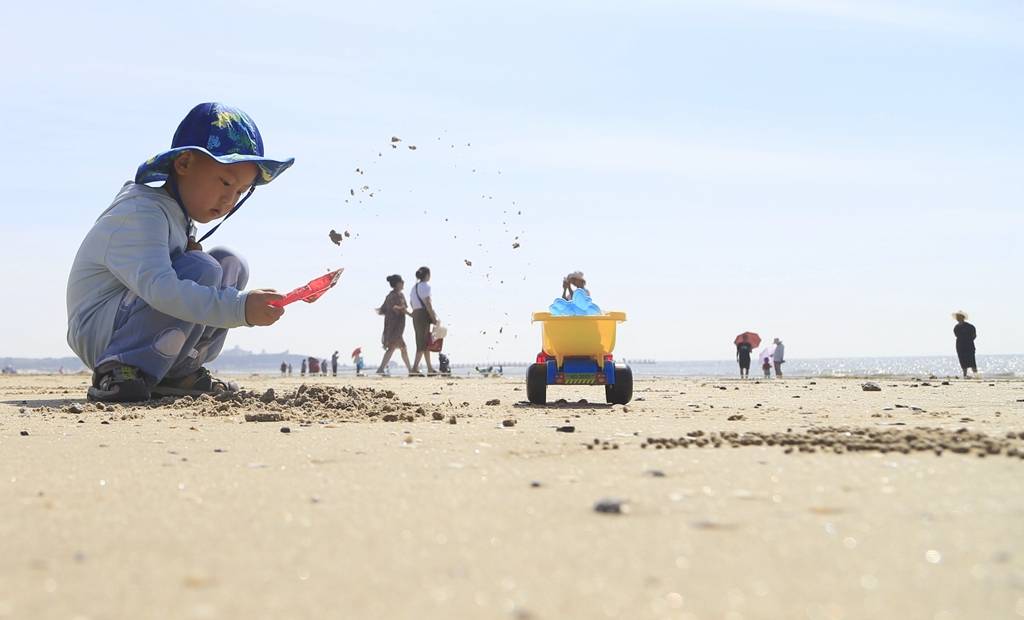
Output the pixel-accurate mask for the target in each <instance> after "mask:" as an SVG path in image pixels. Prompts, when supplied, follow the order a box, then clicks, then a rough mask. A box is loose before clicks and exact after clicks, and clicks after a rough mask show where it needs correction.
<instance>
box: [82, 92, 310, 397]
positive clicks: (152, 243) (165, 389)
mask: <svg viewBox="0 0 1024 620" xmlns="http://www.w3.org/2000/svg"><path fill="white" fill-rule="evenodd" d="M294 161H295V160H294V159H286V160H275V159H270V158H268V157H265V156H264V154H263V139H262V137H261V136H260V132H259V130H258V129H257V128H256V124H255V123H254V122H253V120H252V119H251V118H250V117H249V116H248V115H247V114H246V113H245V112H243V111H241V110H239V109H237V108H232V107H229V106H226V105H223V104H220V103H202V104H199V105H198V106H196V107H195V108H193V109H192V110H191V111H190V112H189V113H188V115H187V116H186V117H185V118H184V120H182V121H181V123H180V124H179V125H178V129H177V131H175V133H174V138H173V140H172V142H171V148H170V149H169V150H167V151H164V152H162V153H160V154H159V155H157V156H155V157H153V158H152V159H149V160H148V161H146V162H144V163H143V164H142V165H141V166H139V169H138V171H137V172H136V174H135V180H134V182H128V183H126V184H125V185H124V187H122V188H121V191H120V192H119V193H118V195H117V196H116V197H115V198H114V201H113V203H112V204H111V205H110V207H108V208H107V210H106V211H104V212H103V213H102V214H101V215H100V217H99V219H98V220H96V222H95V224H93V226H92V229H90V230H89V232H88V234H86V236H85V240H84V241H83V242H82V245H81V247H80V248H79V250H78V254H77V256H76V257H75V262H74V264H73V265H72V267H71V274H70V277H69V278H68V290H67V309H68V344H69V345H70V346H71V349H72V350H73V351H74V352H75V354H77V355H78V357H79V358H80V359H81V360H82V362H83V363H84V364H85V365H86V367H88V368H90V369H92V370H93V379H92V387H90V388H89V392H88V396H89V398H90V399H91V400H99V401H112V402H113V401H120V402H124V401H142V400H147V399H149V398H150V397H151V396H154V395H155V396H168V395H186V394H188V395H199V394H215V393H219V392H222V391H224V390H226V389H228V386H227V385H226V384H225V383H224V382H222V381H217V380H215V379H213V377H211V375H210V372H209V371H208V370H207V369H206V368H204V367H203V364H205V363H207V362H209V361H211V360H213V359H215V358H216V357H217V355H218V354H219V353H220V351H221V348H222V347H223V346H224V341H225V338H226V337H227V330H228V329H230V328H233V327H240V326H242V325H249V326H256V325H259V326H267V325H272V324H273V323H275V322H276V321H277V320H278V319H279V318H281V315H282V314H283V313H284V310H283V309H281V308H276V307H273V306H271V305H270V304H271V302H273V301H275V300H278V299H281V298H282V295H279V294H277V293H276V292H275V291H273V290H269V289H256V290H250V291H247V292H243V289H244V287H245V285H246V283H247V281H248V279H249V269H248V265H247V264H246V262H245V260H244V259H242V258H241V257H240V256H238V255H237V254H235V253H233V252H231V251H229V250H226V249H223V248H215V249H212V250H210V251H209V252H204V251H203V248H202V246H201V245H199V243H197V242H196V240H195V236H194V235H195V227H194V225H193V222H198V223H200V224H206V223H209V222H212V221H214V220H218V219H221V218H223V219H227V218H228V217H230V216H231V215H232V214H233V213H234V212H235V211H237V210H238V208H239V207H241V206H242V203H244V202H245V201H246V200H247V199H248V198H249V197H250V196H251V195H252V193H253V190H254V189H255V188H256V186H258V185H265V184H267V183H270V182H271V181H273V180H274V179H275V178H277V176H278V175H280V174H281V173H282V172H284V171H285V170H287V169H288V167H290V166H291V165H292V164H293V163H294ZM159 181H163V182H164V183H163V185H162V186H160V187H150V186H148V185H146V183H152V182H159ZM221 223H223V222H221ZM219 226H220V224H218V225H217V226H215V227H214V228H213V229H212V230H211V231H210V232H208V233H207V234H206V235H205V236H204V237H203V239H205V238H206V237H208V236H210V234H212V233H213V232H214V231H215V230H216V229H217V227H219ZM203 239H200V241H202V240H203Z"/></svg>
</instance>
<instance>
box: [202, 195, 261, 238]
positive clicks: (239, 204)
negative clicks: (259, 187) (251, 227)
mask: <svg viewBox="0 0 1024 620" xmlns="http://www.w3.org/2000/svg"><path fill="white" fill-rule="evenodd" d="M254 191H256V186H255V185H253V186H252V187H250V188H249V193H248V194H246V195H245V198H242V199H241V200H239V201H238V204H236V205H235V206H234V207H232V208H231V210H230V211H228V214H227V215H225V216H224V219H222V220H221V221H220V222H218V223H217V225H216V226H214V227H213V228H211V229H210V230H209V231H207V233H206V234H205V235H203V236H202V237H200V239H199V243H202V242H203V241H206V238H207V237H209V236H210V235H212V234H213V233H215V232H217V229H218V228H220V225H221V224H223V223H224V222H226V221H228V218H229V217H231V216H232V215H234V214H235V211H238V210H239V209H241V208H242V205H244V204H245V201H246V200H249V197H250V196H252V193H253V192H254Z"/></svg>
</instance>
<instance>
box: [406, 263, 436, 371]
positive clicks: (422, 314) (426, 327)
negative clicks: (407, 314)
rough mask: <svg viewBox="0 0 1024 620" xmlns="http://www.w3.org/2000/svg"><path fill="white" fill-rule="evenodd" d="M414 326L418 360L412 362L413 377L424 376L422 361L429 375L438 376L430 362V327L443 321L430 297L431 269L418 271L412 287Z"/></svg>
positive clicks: (422, 268) (425, 268)
mask: <svg viewBox="0 0 1024 620" xmlns="http://www.w3.org/2000/svg"><path fill="white" fill-rule="evenodd" d="M410 298H411V300H412V326H413V328H414V329H415V330H416V358H415V359H414V360H413V362H412V370H411V371H409V374H410V375H412V376H422V373H420V359H423V360H426V362H427V374H428V375H436V374H437V371H435V370H434V366H433V364H431V362H430V350H429V349H427V347H428V346H429V345H430V326H431V325H437V324H438V323H440V322H441V321H440V320H438V318H437V312H435V311H434V304H433V299H432V297H431V295H430V268H429V267H420V268H419V269H417V270H416V284H415V285H414V286H413V287H412V295H411V296H410Z"/></svg>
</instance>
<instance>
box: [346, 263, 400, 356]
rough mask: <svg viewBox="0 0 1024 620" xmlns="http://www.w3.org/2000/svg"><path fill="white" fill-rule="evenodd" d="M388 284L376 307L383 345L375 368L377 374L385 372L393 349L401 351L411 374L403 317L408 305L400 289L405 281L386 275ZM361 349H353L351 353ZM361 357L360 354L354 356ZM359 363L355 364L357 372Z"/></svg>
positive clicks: (395, 276) (397, 276) (396, 276)
mask: <svg viewBox="0 0 1024 620" xmlns="http://www.w3.org/2000/svg"><path fill="white" fill-rule="evenodd" d="M388 284H390V285H391V292H390V293H388V295H387V297H385V298H384V303H382V304H381V305H380V308H377V314H380V315H383V316H384V333H383V334H381V337H380V343H381V344H382V345H383V346H384V357H383V358H382V359H381V361H380V366H379V367H378V368H377V374H378V375H383V374H385V369H386V368H387V367H388V362H390V361H391V356H392V355H393V354H394V353H395V350H399V351H401V352H402V361H403V362H405V369H406V371H408V373H409V374H410V375H411V374H412V365H411V364H409V350H408V349H407V348H406V347H405V337H404V334H405V317H406V316H409V315H411V314H412V313H411V312H409V306H408V304H407V303H406V302H405V295H404V294H402V290H403V289H404V288H405V281H403V280H402V276H400V275H398V274H395V275H391V276H388ZM356 352H359V353H361V351H358V350H357V351H354V352H353V353H356ZM354 357H356V359H362V355H357V356H354ZM358 368H359V364H358V363H357V364H356V369H357V372H358Z"/></svg>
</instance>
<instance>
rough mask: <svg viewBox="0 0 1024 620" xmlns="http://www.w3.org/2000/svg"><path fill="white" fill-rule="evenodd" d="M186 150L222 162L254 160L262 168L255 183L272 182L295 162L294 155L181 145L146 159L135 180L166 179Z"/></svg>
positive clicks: (155, 180) (232, 162)
mask: <svg viewBox="0 0 1024 620" xmlns="http://www.w3.org/2000/svg"><path fill="white" fill-rule="evenodd" d="M185 151H199V152H200V153H203V154H204V155H206V156H208V157H210V158H211V159H213V160H215V161H217V162H219V163H222V164H241V163H245V162H252V163H254V164H256V166H257V167H258V168H259V169H260V173H259V174H258V175H256V181H255V183H253V184H254V185H266V184H267V183H270V182H271V181H273V180H274V179H276V178H277V177H278V176H280V175H281V173H282V172H284V171H285V170H287V169H288V168H290V167H291V166H292V164H294V163H295V158H294V157H291V158H288V159H285V160H277V159H271V158H269V157H261V156H259V155H243V154H238V153H229V154H227V155H214V154H213V153H211V152H210V151H207V150H206V149H204V148H203V147H201V146H180V147H178V148H176V149H170V150H168V151H164V152H163V153H160V154H159V155H156V156H155V157H151V158H150V159H148V160H146V161H145V162H144V163H143V164H142V165H141V166H139V169H138V170H137V171H136V172H135V182H136V183H154V182H157V181H166V180H167V177H168V176H169V175H170V173H171V165H172V164H173V162H174V159H175V158H176V157H177V156H178V155H181V154H182V153H184V152H185Z"/></svg>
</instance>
